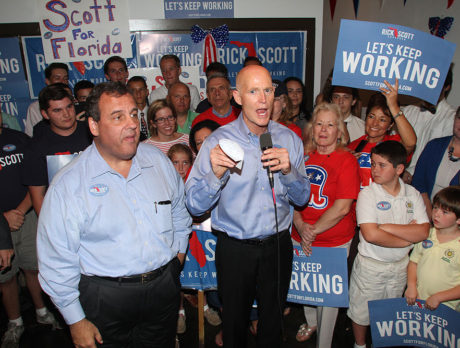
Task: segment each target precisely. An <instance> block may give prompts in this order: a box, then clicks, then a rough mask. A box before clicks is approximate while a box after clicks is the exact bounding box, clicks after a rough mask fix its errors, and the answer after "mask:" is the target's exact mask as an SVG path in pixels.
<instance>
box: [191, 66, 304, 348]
mask: <svg viewBox="0 0 460 348" xmlns="http://www.w3.org/2000/svg"><path fill="white" fill-rule="evenodd" d="M233 96H234V98H235V100H236V101H237V102H238V104H240V105H241V106H242V112H241V114H240V115H239V117H238V118H237V119H236V120H235V121H233V122H231V123H229V124H227V125H225V126H222V127H220V128H219V129H217V130H216V131H214V132H213V133H212V134H211V135H210V136H209V137H208V138H207V139H206V141H205V142H204V143H203V146H202V147H201V150H200V152H199V154H198V157H197V159H196V161H195V164H194V166H193V169H192V171H191V173H190V176H189V179H188V181H187V183H186V190H187V194H186V199H187V202H186V203H187V207H188V209H189V211H190V212H191V213H192V214H193V215H196V216H200V215H202V214H204V213H205V212H206V211H208V210H212V212H211V224H212V228H213V230H215V231H216V232H217V235H218V237H217V246H216V267H217V281H218V288H219V295H220V298H221V299H222V304H223V307H224V310H223V330H224V335H223V337H224V346H225V347H226V348H230V347H235V348H241V347H245V346H246V339H247V328H248V324H249V312H250V309H251V305H252V304H253V301H254V299H256V300H257V305H258V314H259V323H258V331H257V332H258V334H257V345H258V347H279V346H281V335H280V333H281V326H282V317H283V315H282V312H283V308H284V303H285V300H286V296H287V292H288V288H289V281H290V278H291V265H292V242H291V238H290V230H291V223H292V215H293V206H292V204H295V205H297V206H302V205H305V204H306V203H307V201H308V198H309V195H310V184H309V181H308V179H307V176H306V174H305V166H304V160H303V146H302V142H301V140H300V139H299V137H298V136H297V135H296V134H295V133H293V132H292V131H291V130H289V129H288V128H287V127H284V126H282V125H280V124H278V123H275V122H272V121H270V116H271V112H272V108H273V100H274V88H273V86H272V80H271V77H270V74H269V72H268V71H267V70H266V69H265V68H263V67H261V66H248V67H245V68H243V69H242V70H241V71H240V72H239V73H238V76H237V78H236V90H235V91H234V94H233ZM265 133H269V134H270V136H271V138H272V142H273V147H271V148H267V149H265V150H261V146H260V140H259V139H260V136H261V135H262V134H265ZM263 137H267V135H264V136H263ZM221 139H229V140H231V141H233V142H235V143H237V144H238V145H239V146H240V147H241V148H242V149H243V151H244V160H243V164H242V167H241V168H238V167H236V163H235V162H234V161H233V160H232V159H231V158H230V157H229V156H227V154H226V153H225V152H224V151H223V150H222V148H221V147H220V146H219V140H221ZM263 143H266V142H265V141H263ZM226 151H227V150H226ZM267 167H268V168H269V171H270V172H271V173H272V175H273V178H274V186H273V187H274V191H273V192H274V194H272V188H271V186H270V180H269V178H268V175H267V169H266V168H267ZM275 200H276V206H275V204H274V201H275ZM275 208H276V210H275Z"/></svg>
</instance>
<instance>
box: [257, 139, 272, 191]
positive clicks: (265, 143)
mask: <svg viewBox="0 0 460 348" xmlns="http://www.w3.org/2000/svg"><path fill="white" fill-rule="evenodd" d="M259 143H260V149H261V150H262V152H264V151H265V150H267V149H271V148H272V147H273V142H272V136H271V134H270V133H264V134H262V135H261V136H260V138H259ZM267 175H268V180H269V181H270V187H271V188H272V189H273V186H274V181H273V173H272V171H271V170H270V167H267Z"/></svg>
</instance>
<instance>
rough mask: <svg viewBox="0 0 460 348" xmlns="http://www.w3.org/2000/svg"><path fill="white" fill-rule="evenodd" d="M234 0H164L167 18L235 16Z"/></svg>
mask: <svg viewBox="0 0 460 348" xmlns="http://www.w3.org/2000/svg"><path fill="white" fill-rule="evenodd" d="M234 6H235V4H234V1H233V0H193V1H189V0H164V9H165V18H193V19H196V18H233V17H234Z"/></svg>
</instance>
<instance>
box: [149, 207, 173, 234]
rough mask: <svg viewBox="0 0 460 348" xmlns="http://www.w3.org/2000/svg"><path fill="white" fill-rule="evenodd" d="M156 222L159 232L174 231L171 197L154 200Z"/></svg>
mask: <svg viewBox="0 0 460 348" xmlns="http://www.w3.org/2000/svg"><path fill="white" fill-rule="evenodd" d="M153 210H154V218H153V220H154V223H155V225H156V226H157V228H158V232H159V233H168V232H171V231H172V225H173V224H172V203H171V200H169V199H158V200H155V201H154V202H153Z"/></svg>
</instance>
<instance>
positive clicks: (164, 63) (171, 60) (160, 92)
mask: <svg viewBox="0 0 460 348" xmlns="http://www.w3.org/2000/svg"><path fill="white" fill-rule="evenodd" d="M160 70H161V75H162V76H163V79H164V80H165V84H164V85H163V86H161V87H159V88H156V89H154V90H153V91H152V93H150V98H149V102H150V104H152V103H153V102H154V101H155V100H158V99H165V98H166V97H167V95H168V89H169V87H171V86H172V85H173V84H175V83H177V82H179V76H180V74H181V73H182V69H181V67H180V59H179V57H178V56H176V55H174V54H166V55H164V56H163V57H161V59H160ZM189 88H190V96H191V101H190V109H192V110H193V111H195V109H196V107H197V105H198V103H199V102H200V93H198V88H196V87H195V86H194V85H189Z"/></svg>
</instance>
